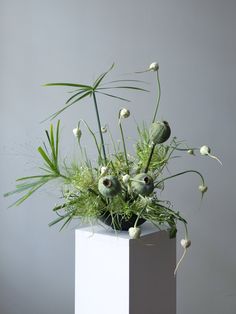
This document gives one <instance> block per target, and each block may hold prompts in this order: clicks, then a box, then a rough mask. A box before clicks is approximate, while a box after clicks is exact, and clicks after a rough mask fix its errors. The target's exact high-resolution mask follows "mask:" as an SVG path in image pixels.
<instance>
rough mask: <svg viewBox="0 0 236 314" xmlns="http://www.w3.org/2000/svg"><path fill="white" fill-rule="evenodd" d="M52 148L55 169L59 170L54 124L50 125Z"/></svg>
mask: <svg viewBox="0 0 236 314" xmlns="http://www.w3.org/2000/svg"><path fill="white" fill-rule="evenodd" d="M50 147H51V151H52V158H53V163H54V166H55V168H57V156H56V148H55V141H54V130H53V124H51V125H50Z"/></svg>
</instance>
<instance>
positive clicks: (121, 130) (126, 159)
mask: <svg viewBox="0 0 236 314" xmlns="http://www.w3.org/2000/svg"><path fill="white" fill-rule="evenodd" d="M119 127H120V133H121V138H122V143H123V149H124V154H125V162H126V165H127V173H129V162H128V157H127V151H126V146H125V138H124V132H123V128H122V125H121V119H119Z"/></svg>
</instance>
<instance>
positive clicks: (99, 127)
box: [93, 92, 107, 165]
mask: <svg viewBox="0 0 236 314" xmlns="http://www.w3.org/2000/svg"><path fill="white" fill-rule="evenodd" d="M93 101H94V106H95V111H96V116H97V122H98V129H99V134H100V139H101V144H102V151H103V157H104V161H105V165H106V164H107V157H106V151H105V144H104V140H103V135H102V130H101V122H100V117H99V112H98V105H97V100H96V96H95V92H93Z"/></svg>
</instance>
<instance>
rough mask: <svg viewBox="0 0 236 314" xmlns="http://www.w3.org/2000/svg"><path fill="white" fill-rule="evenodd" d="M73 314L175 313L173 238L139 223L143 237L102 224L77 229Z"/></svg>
mask: <svg viewBox="0 0 236 314" xmlns="http://www.w3.org/2000/svg"><path fill="white" fill-rule="evenodd" d="M75 237H76V242H75V250H76V251H75V258H76V260H75V314H93V313H94V314H111V313H112V314H175V313H176V288H175V285H176V283H175V278H174V275H173V272H174V266H175V257H176V255H175V240H170V239H169V237H168V234H167V233H166V232H165V231H160V232H157V231H156V229H155V228H153V227H151V226H150V225H148V224H144V225H143V226H142V237H141V239H139V240H130V239H129V236H128V233H127V232H119V233H115V232H114V231H112V230H105V229H104V228H102V227H94V228H93V229H91V227H89V228H83V229H78V230H76V235H75Z"/></svg>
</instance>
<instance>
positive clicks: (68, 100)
mask: <svg viewBox="0 0 236 314" xmlns="http://www.w3.org/2000/svg"><path fill="white" fill-rule="evenodd" d="M85 92H86V90H82V91H80V92H78V93H75V94H74V95H73V96H71V97H70V98H69V99H67V101H66V104H68V103H69V102H70V101H71V100H72V99H74V98H75V97H77V96H79V95H81V94H83V93H85Z"/></svg>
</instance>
